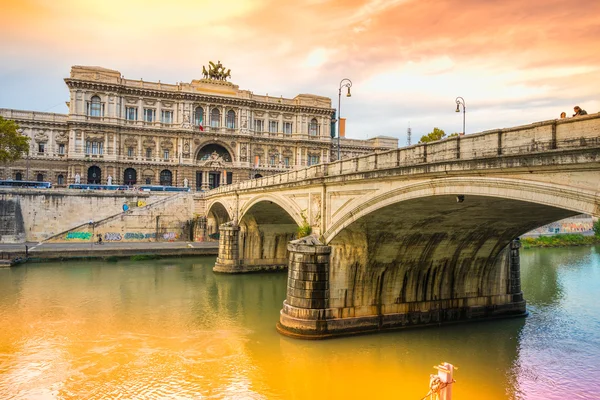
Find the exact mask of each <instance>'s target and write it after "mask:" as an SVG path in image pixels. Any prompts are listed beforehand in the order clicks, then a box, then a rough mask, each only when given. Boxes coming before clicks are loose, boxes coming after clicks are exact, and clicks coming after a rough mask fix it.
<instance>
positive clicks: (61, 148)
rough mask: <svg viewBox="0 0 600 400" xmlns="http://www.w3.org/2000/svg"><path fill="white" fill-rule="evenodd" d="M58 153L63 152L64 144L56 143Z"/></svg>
mask: <svg viewBox="0 0 600 400" xmlns="http://www.w3.org/2000/svg"><path fill="white" fill-rule="evenodd" d="M58 154H65V145H64V144H59V145H58Z"/></svg>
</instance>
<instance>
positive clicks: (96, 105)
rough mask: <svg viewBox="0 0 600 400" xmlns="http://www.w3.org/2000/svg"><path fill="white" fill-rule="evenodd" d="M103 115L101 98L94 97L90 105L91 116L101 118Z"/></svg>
mask: <svg viewBox="0 0 600 400" xmlns="http://www.w3.org/2000/svg"><path fill="white" fill-rule="evenodd" d="M101 114H102V104H101V103H100V97H98V96H92V101H91V105H90V116H92V117H100V116H101Z"/></svg>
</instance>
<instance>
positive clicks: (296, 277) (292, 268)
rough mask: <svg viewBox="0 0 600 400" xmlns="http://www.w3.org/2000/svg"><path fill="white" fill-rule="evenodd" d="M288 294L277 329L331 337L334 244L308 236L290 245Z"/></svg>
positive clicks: (302, 335)
mask: <svg viewBox="0 0 600 400" xmlns="http://www.w3.org/2000/svg"><path fill="white" fill-rule="evenodd" d="M288 251H289V259H288V260H289V261H288V281H287V296H286V299H285V300H284V302H283V309H282V310H281V313H280V318H279V323H278V324H277V330H278V331H279V332H280V333H282V334H284V335H287V336H292V337H301V338H308V339H310V338H321V337H324V336H327V321H326V320H327V319H328V318H331V317H332V316H331V312H330V310H329V309H328V307H329V256H330V254H331V247H329V246H324V245H323V244H322V243H320V242H319V241H318V240H317V239H316V238H315V237H313V236H307V237H304V238H302V239H298V240H293V241H291V242H290V243H289V244H288Z"/></svg>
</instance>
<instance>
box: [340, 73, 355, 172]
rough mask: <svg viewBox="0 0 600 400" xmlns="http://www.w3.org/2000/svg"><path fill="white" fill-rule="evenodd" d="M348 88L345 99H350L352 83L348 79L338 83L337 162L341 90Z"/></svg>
mask: <svg viewBox="0 0 600 400" xmlns="http://www.w3.org/2000/svg"><path fill="white" fill-rule="evenodd" d="M344 87H346V88H348V93H347V94H346V97H351V96H352V95H351V94H350V88H351V87H352V81H351V80H350V79H348V78H344V79H342V80H341V81H340V90H339V91H338V118H337V119H338V120H337V123H338V137H337V153H338V155H337V159H338V161H339V160H340V121H341V118H342V110H341V100H342V88H344Z"/></svg>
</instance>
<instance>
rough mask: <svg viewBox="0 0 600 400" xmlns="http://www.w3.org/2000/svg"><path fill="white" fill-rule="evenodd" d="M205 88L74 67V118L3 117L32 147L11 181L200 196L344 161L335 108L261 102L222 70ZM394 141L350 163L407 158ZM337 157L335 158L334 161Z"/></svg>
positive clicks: (6, 175)
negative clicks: (393, 153)
mask: <svg viewBox="0 0 600 400" xmlns="http://www.w3.org/2000/svg"><path fill="white" fill-rule="evenodd" d="M204 72H205V75H204V78H203V79H200V80H193V81H192V82H191V83H178V84H175V85H173V84H164V83H161V82H160V81H159V82H145V81H143V80H130V79H125V78H124V77H123V76H122V75H121V73H120V72H119V71H114V70H110V69H105V68H100V67H84V66H74V67H72V68H71V74H70V77H69V78H66V79H65V83H66V84H67V86H68V87H69V90H70V101H69V102H67V105H68V107H69V113H68V114H53V113H42V112H35V111H20V110H10V109H0V116H2V117H4V118H6V119H11V120H14V121H16V122H17V123H18V124H19V126H20V127H21V129H22V130H23V134H25V135H27V136H29V137H30V138H31V139H32V140H31V145H30V146H31V147H30V152H29V156H28V157H27V159H24V160H20V161H18V162H16V163H13V164H10V165H6V166H3V167H2V168H1V169H0V178H2V179H21V180H43V181H50V182H52V183H53V184H54V185H55V186H61V185H67V184H69V183H73V182H74V181H75V176H76V175H79V176H80V179H81V182H82V183H106V182H107V178H108V176H109V175H110V176H111V177H112V183H113V184H128V185H135V184H155V185H173V186H183V184H184V179H187V181H188V182H189V185H190V186H191V187H192V188H193V189H194V190H202V189H209V188H214V187H218V186H220V185H223V184H230V183H233V182H237V181H241V180H246V179H249V178H254V177H260V176H265V175H272V174H275V173H279V172H284V171H288V170H290V169H295V168H304V167H306V166H310V165H314V164H319V163H327V162H329V161H331V160H332V159H335V158H336V157H337V147H335V148H334V146H337V141H336V140H332V138H331V132H332V125H331V124H332V116H333V115H334V113H335V110H334V109H332V108H331V99H330V98H328V97H322V96H317V95H313V94H299V95H297V96H296V97H294V98H293V99H286V98H283V97H271V96H268V95H266V96H262V95H255V94H254V93H252V92H251V91H248V90H240V89H239V87H238V86H237V85H234V84H233V83H230V82H228V81H227V77H228V76H229V75H230V74H229V73H228V72H229V71H227V72H225V68H223V66H222V65H221V64H220V63H218V64H217V65H215V64H212V63H211V67H210V68H209V71H206V70H204ZM397 147H398V141H397V139H394V138H386V137H378V138H373V139H369V140H352V139H345V138H342V140H341V146H340V149H341V154H342V158H346V157H350V156H356V155H361V154H367V153H371V152H374V151H380V150H387V149H391V148H397ZM332 155H333V158H332Z"/></svg>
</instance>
